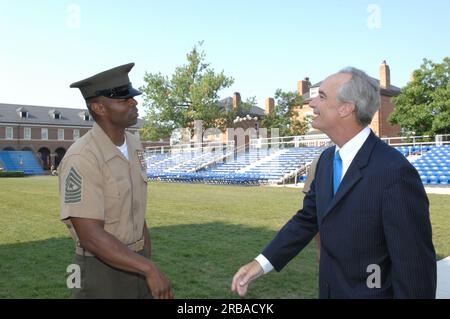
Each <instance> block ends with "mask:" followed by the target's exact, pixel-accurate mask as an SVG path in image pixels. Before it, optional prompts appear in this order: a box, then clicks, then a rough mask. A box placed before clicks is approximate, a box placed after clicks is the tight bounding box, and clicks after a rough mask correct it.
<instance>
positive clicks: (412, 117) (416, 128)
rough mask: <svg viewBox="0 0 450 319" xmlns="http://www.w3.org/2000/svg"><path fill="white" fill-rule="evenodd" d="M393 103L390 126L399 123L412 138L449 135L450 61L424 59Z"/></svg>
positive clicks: (447, 59)
mask: <svg viewBox="0 0 450 319" xmlns="http://www.w3.org/2000/svg"><path fill="white" fill-rule="evenodd" d="M393 102H394V104H395V109H394V112H392V114H391V116H390V119H389V121H390V123H391V124H400V125H401V126H402V128H403V130H405V131H410V132H414V133H413V134H414V135H436V134H449V133H450V58H448V57H446V58H444V60H443V62H442V63H433V62H432V61H431V60H427V59H424V60H423V64H422V65H421V66H420V69H418V70H415V71H414V72H413V77H412V80H411V81H410V82H408V84H407V85H406V86H405V87H404V88H403V89H402V90H401V92H400V95H399V96H397V97H395V98H393Z"/></svg>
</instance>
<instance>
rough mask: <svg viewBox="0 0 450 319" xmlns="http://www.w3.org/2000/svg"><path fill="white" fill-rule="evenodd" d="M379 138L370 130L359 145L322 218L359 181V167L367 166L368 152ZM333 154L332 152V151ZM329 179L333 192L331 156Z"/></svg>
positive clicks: (369, 152) (360, 174) (370, 151)
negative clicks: (365, 138) (359, 147)
mask: <svg viewBox="0 0 450 319" xmlns="http://www.w3.org/2000/svg"><path fill="white" fill-rule="evenodd" d="M378 140H379V139H378V138H377V137H376V136H375V134H374V133H373V132H370V135H369V137H368V138H367V140H366V141H365V142H364V144H363V145H362V146H361V149H360V150H359V151H358V153H357V154H356V156H355V158H354V159H353V161H352V163H351V164H350V167H349V168H348V170H347V172H346V173H345V175H344V178H343V179H342V181H341V184H340V185H339V188H338V190H337V192H336V194H335V195H334V197H333V198H332V199H331V202H330V204H329V205H328V208H327V209H326V211H325V213H324V214H323V217H322V219H323V218H325V217H326V216H327V215H328V214H329V213H330V212H331V211H332V210H333V208H334V207H335V206H336V205H337V204H338V203H339V202H340V201H341V199H342V198H343V197H344V196H345V195H346V194H347V193H348V192H350V190H351V189H352V188H353V186H354V185H355V184H356V183H358V182H359V180H360V179H361V178H362V177H363V174H362V173H361V169H363V168H364V167H366V166H367V164H368V162H369V158H370V154H371V153H372V150H373V147H374V146H375V143H376V142H377V141H378ZM333 155H334V153H333ZM330 161H331V174H328V175H331V179H330V184H329V185H330V187H329V188H330V189H331V194H332V193H333V178H332V177H333V158H331V160H330Z"/></svg>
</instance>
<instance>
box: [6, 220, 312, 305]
mask: <svg viewBox="0 0 450 319" xmlns="http://www.w3.org/2000/svg"><path fill="white" fill-rule="evenodd" d="M150 234H151V238H152V242H153V260H154V261H155V262H156V263H157V264H158V265H159V267H160V269H161V270H162V271H163V272H165V273H166V274H167V276H168V277H169V278H170V280H171V282H172V285H173V288H174V292H175V297H176V298H215V299H216V298H217V299H221V298H227V299H228V298H237V296H236V295H234V294H232V293H231V292H230V284H231V279H232V277H233V275H234V273H235V272H236V271H237V270H238V269H239V267H240V266H242V265H244V264H246V263H247V262H249V261H251V260H252V259H253V258H254V257H256V255H257V254H259V252H260V251H261V250H262V249H263V248H264V247H265V245H267V244H268V243H269V241H270V240H271V239H272V238H273V236H274V235H275V232H273V231H270V230H267V229H264V228H250V227H246V226H242V225H233V224H225V223H220V222H213V223H207V224H188V225H175V226H165V227H155V228H151V232H150ZM73 247H74V245H73V242H72V239H70V238H68V237H67V238H65V237H64V238H50V239H47V240H43V241H34V242H26V243H18V244H7V245H1V246H0V260H1V263H0V273H1V274H2V275H1V278H0V287H1V290H0V298H69V297H70V296H71V292H70V290H69V289H67V287H66V278H67V275H68V274H67V273H66V268H67V266H68V265H69V264H71V263H72V259H73V250H74V249H73ZM314 247H315V244H314V243H311V244H310V245H309V246H308V247H307V248H305V249H304V250H303V252H301V253H300V254H299V255H298V256H297V257H296V258H295V259H294V260H292V261H291V262H290V264H289V265H288V266H287V267H286V268H285V269H283V271H282V272H281V273H275V272H274V273H271V274H269V275H266V276H264V277H262V278H260V279H258V280H257V281H256V282H255V284H254V285H253V286H252V287H251V288H250V291H249V294H248V297H249V298H316V297H317V276H318V265H317V262H316V256H315V249H314Z"/></svg>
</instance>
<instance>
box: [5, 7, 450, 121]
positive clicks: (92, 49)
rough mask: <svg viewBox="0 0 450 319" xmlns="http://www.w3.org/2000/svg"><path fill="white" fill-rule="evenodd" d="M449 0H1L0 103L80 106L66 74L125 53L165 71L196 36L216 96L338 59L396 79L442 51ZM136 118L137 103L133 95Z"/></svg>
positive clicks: (290, 83)
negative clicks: (218, 78)
mask: <svg viewBox="0 0 450 319" xmlns="http://www.w3.org/2000/svg"><path fill="white" fill-rule="evenodd" d="M449 13H450V1H448V0H428V1H417V0H408V1H406V0H389V1H385V0H380V1H377V0H369V1H365V0H334V1H332V0H322V1H303V0H293V1H287V0H277V1H263V0H259V1H254V0H245V1H244V0H240V1H236V0H228V1H213V0H209V1H206V0H189V1H185V0H173V1H171V0H165V1H154V0H152V1H149V0H145V1H140V0H128V1H112V0H109V1H105V0H90V1H84V0H73V1H64V0H39V1H36V0H30V1H25V0H15V1H10V0H0V103H13V104H23V105H40V106H53V107H61V108H63V107H74V108H84V107H85V104H84V101H83V99H82V96H81V94H80V92H79V90H77V89H70V88H69V85H70V84H71V83H72V82H75V81H78V80H81V79H84V78H87V77H89V76H92V75H94V74H96V73H99V72H101V71H104V70H107V69H110V68H112V67H115V66H118V65H121V64H125V63H129V62H134V63H136V66H135V67H134V69H133V70H132V71H131V73H130V79H131V81H132V83H133V86H135V87H140V86H142V85H143V84H144V80H143V78H144V75H145V73H146V72H148V73H158V72H160V73H162V74H165V75H168V76H170V75H171V74H172V73H173V71H174V70H175V68H176V67H177V66H180V65H183V64H185V63H186V54H187V53H188V52H189V51H190V50H191V49H192V48H193V46H194V45H195V44H197V43H198V42H199V41H204V43H203V46H202V48H203V50H204V51H205V53H206V62H208V63H210V66H211V68H213V69H214V70H215V71H217V72H220V71H224V73H225V74H226V75H227V76H231V77H233V78H234V84H233V86H231V87H230V88H227V89H224V90H222V91H220V92H219V94H220V96H221V98H224V97H227V96H231V95H232V94H233V92H240V94H241V97H242V98H243V99H244V100H245V99H247V98H250V97H256V100H257V102H258V106H260V107H262V108H264V103H265V99H266V98H267V97H272V96H273V95H274V92H275V90H276V89H278V88H280V89H282V90H285V91H295V90H296V88H297V81H299V80H302V79H303V78H305V77H309V78H310V81H311V82H312V83H313V84H314V83H316V82H319V81H321V80H323V79H324V78H325V77H326V76H327V75H329V74H332V73H335V72H337V71H338V70H340V69H342V68H343V67H346V66H355V67H357V68H360V69H362V70H364V71H366V72H367V73H368V74H369V75H371V76H373V77H376V78H379V66H380V64H381V62H382V61H383V60H386V61H387V63H388V65H389V66H390V69H391V83H392V84H394V85H396V86H398V87H402V86H404V85H406V84H407V82H408V80H409V78H410V74H411V72H412V71H413V70H414V69H417V68H419V66H420V65H421V63H422V60H423V58H428V59H431V60H433V61H434V62H442V60H443V58H444V57H445V56H450V19H449ZM137 100H138V102H139V103H140V106H139V112H140V117H142V116H143V115H144V113H145V108H144V107H143V105H142V102H143V101H142V98H140V97H139V98H138V99H137Z"/></svg>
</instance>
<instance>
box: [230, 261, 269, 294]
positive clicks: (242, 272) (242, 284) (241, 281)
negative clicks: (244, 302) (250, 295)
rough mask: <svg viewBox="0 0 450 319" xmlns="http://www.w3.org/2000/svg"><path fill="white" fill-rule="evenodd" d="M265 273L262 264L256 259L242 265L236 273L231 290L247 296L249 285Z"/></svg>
mask: <svg viewBox="0 0 450 319" xmlns="http://www.w3.org/2000/svg"><path fill="white" fill-rule="evenodd" d="M263 274H264V271H263V269H262V267H261V265H260V264H259V263H258V262H257V261H256V260H253V261H252V262H250V263H248V264H247V265H245V266H243V267H241V268H240V269H239V270H238V272H237V273H236V275H234V277H233V282H232V283H231V291H234V292H237V293H238V294H239V295H240V296H241V297H243V296H245V294H246V293H247V290H248V286H249V285H250V284H251V283H252V282H253V281H255V280H256V279H257V278H258V277H261V276H262V275H263Z"/></svg>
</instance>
